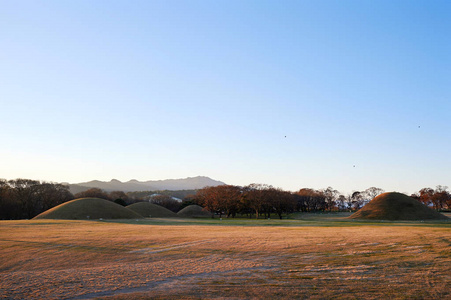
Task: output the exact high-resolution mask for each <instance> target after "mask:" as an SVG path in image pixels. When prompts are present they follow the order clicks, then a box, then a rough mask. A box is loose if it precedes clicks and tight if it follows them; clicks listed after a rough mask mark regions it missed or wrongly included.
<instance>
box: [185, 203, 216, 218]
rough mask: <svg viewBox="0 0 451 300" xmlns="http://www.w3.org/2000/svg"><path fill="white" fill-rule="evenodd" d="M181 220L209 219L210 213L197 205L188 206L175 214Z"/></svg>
mask: <svg viewBox="0 0 451 300" xmlns="http://www.w3.org/2000/svg"><path fill="white" fill-rule="evenodd" d="M177 215H178V216H179V217H182V218H207V217H211V213H210V212H208V211H207V210H205V209H203V208H202V206H199V205H188V206H187V207H185V208H184V209H182V210H181V211H179V212H178V213H177Z"/></svg>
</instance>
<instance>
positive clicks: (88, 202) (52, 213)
mask: <svg viewBox="0 0 451 300" xmlns="http://www.w3.org/2000/svg"><path fill="white" fill-rule="evenodd" d="M141 218H142V216H141V215H139V214H137V213H136V212H134V211H132V210H130V209H128V208H125V207H123V206H122V205H119V204H116V203H114V202H111V201H108V200H105V199H99V198H80V199H75V200H72V201H69V202H66V203H63V204H60V205H58V206H55V207H53V208H51V209H49V210H47V211H45V212H43V213H41V214H39V215H37V216H36V217H34V218H33V219H68V220H87V219H141Z"/></svg>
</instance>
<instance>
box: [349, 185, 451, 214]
mask: <svg viewBox="0 0 451 300" xmlns="http://www.w3.org/2000/svg"><path fill="white" fill-rule="evenodd" d="M349 219H367V220H406V221H409V220H446V219H448V218H447V217H446V216H444V215H442V214H440V213H438V212H436V211H435V210H433V209H430V208H429V207H427V206H426V205H424V204H422V203H420V202H419V201H417V200H415V199H413V198H411V197H409V196H406V195H404V194H401V193H394V192H393V193H384V194H381V195H379V196H377V197H376V198H374V199H373V200H371V201H370V202H369V203H368V204H367V205H365V206H364V207H363V208H362V209H360V210H359V211H357V212H356V213H354V214H353V215H351V216H349Z"/></svg>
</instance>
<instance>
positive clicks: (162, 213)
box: [127, 202, 177, 218]
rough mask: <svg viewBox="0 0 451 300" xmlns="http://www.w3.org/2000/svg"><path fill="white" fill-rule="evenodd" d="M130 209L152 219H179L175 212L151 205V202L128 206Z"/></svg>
mask: <svg viewBox="0 0 451 300" xmlns="http://www.w3.org/2000/svg"><path fill="white" fill-rule="evenodd" d="M127 208H128V209H130V210H133V211H134V212H136V213H138V214H140V215H141V216H143V217H146V218H147V217H152V218H173V217H177V214H176V213H175V212H172V211H170V210H169V209H167V208H166V207H163V206H161V205H157V204H153V203H149V202H138V203H134V204H131V205H129V206H127Z"/></svg>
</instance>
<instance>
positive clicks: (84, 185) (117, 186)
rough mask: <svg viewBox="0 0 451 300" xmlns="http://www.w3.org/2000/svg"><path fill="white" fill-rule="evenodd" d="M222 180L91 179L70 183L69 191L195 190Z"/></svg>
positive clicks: (200, 178)
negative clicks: (125, 180) (122, 180)
mask: <svg viewBox="0 0 451 300" xmlns="http://www.w3.org/2000/svg"><path fill="white" fill-rule="evenodd" d="M224 184H225V183H224V182H222V181H217V180H213V179H211V178H209V177H205V176H197V177H188V178H183V179H166V180H149V181H138V180H135V179H133V180H130V181H127V182H121V181H119V180H117V179H112V180H111V181H99V180H92V181H88V182H81V183H75V184H70V185H69V187H70V191H71V192H72V193H78V192H81V191H85V190H87V189H89V188H99V189H102V190H105V191H107V192H110V191H124V192H138V191H159V190H170V191H177V190H196V189H201V188H204V187H206V186H218V185H224Z"/></svg>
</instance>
